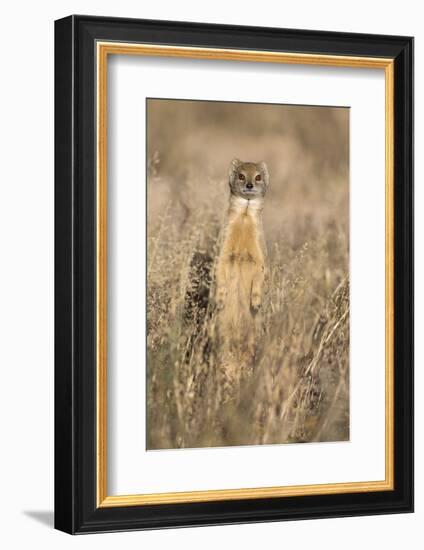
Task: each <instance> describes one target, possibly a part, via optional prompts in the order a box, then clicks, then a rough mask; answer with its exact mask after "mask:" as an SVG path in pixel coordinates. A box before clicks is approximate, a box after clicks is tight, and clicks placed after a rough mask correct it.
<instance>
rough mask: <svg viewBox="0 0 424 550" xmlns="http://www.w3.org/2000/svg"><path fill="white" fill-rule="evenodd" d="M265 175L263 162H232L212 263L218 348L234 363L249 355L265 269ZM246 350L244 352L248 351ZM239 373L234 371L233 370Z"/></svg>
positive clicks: (253, 342) (254, 332) (257, 321)
mask: <svg viewBox="0 0 424 550" xmlns="http://www.w3.org/2000/svg"><path fill="white" fill-rule="evenodd" d="M268 182H269V175H268V169H267V166H266V164H265V163H264V162H258V163H255V162H242V161H240V160H238V159H234V160H233V161H232V162H231V164H230V170H229V186H230V204H229V209H228V218H227V223H226V226H225V228H224V234H223V241H222V246H221V251H220V254H219V257H218V261H217V265H216V306H217V322H218V335H219V339H220V348H221V350H223V351H224V354H225V353H226V354H227V355H226V357H228V356H229V354H230V356H231V359H230V360H229V361H230V362H231V363H232V365H233V369H234V368H236V369H237V368H238V366H239V367H243V365H241V364H240V365H238V366H237V364H235V363H234V361H235V362H236V363H237V362H245V361H246V357H249V358H250V359H252V358H253V354H254V347H255V340H256V334H257V331H258V327H259V325H260V322H261V321H260V317H261V316H260V309H261V305H262V291H263V285H264V278H265V271H266V258H267V253H266V245H265V238H264V233H263V227H262V209H263V203H264V197H265V193H266V190H267V187H268ZM246 354H247V355H246ZM237 377H238V374H237Z"/></svg>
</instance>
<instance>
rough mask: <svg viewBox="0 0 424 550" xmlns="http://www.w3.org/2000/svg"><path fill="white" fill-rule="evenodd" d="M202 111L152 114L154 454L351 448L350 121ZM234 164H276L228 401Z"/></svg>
mask: <svg viewBox="0 0 424 550" xmlns="http://www.w3.org/2000/svg"><path fill="white" fill-rule="evenodd" d="M207 105H208V104H204V103H202V104H199V103H193V102H178V105H177V106H175V104H174V105H173V104H172V102H170V101H153V102H152V104H151V105H149V127H148V132H149V134H148V136H149V151H148V153H149V183H148V199H149V200H148V336H147V360H148V369H147V370H148V390H147V423H148V424H147V433H148V442H147V446H148V448H149V449H164V448H181V447H205V446H225V445H252V444H271V443H293V442H308V441H335V440H346V439H348V438H349V280H348V265H349V253H348V185H347V182H348V179H347V177H348V176H347V174H348V159H347V150H348V144H347V129H348V115H347V112H346V111H345V110H341V109H317V108H314V109H311V108H309V109H308V108H297V107H296V108H294V107H277V106H271V107H268V108H267V107H264V106H243V105H239V106H237V107H234V105H230V104H209V105H210V109H209V111H208V109H207V108H206V107H207ZM252 108H255V109H256V112H255V113H253V114H254V116H252ZM170 113H172V124H170V123H169V122H168V124H167V125H165V121H169V115H170ZM259 114H260V115H261V116H259ZM247 115H248V116H247ZM234 120H237V121H238V125H237V126H236V128H234ZM240 120H241V121H242V124H240V122H239V121H240ZM258 121H259V122H258ZM278 121H280V122H281V124H278ZM240 126H241V129H240ZM252 133H253V135H252ZM317 133H318V134H319V135H318V136H317ZM206 134H207V135H208V141H205V140H204V139H203V140H202V139H201V138H202V136H205V135H206ZM258 135H259V136H260V139H258ZM229 143H232V148H231V150H230V153H229V149H230V147H229ZM232 156H239V157H241V158H243V159H244V160H254V161H256V160H259V159H260V158H263V159H264V160H266V161H267V163H268V166H269V168H270V174H271V183H270V190H269V193H268V196H267V197H266V203H265V209H264V229H265V234H266V238H267V246H268V254H269V269H270V276H269V285H268V291H267V293H266V299H265V303H264V318H265V327H266V330H265V331H264V334H263V336H262V337H261V340H260V342H259V346H258V352H257V356H256V361H255V368H254V370H253V373H251V374H250V375H249V376H247V377H246V378H245V379H243V380H242V381H241V384H240V387H239V388H238V391H237V392H236V394H235V395H232V396H231V398H228V396H227V395H226V392H227V388H226V387H225V386H223V384H222V381H221V378H220V376H219V350H217V349H216V346H214V334H215V331H214V304H213V288H214V280H213V263H214V261H215V259H216V255H217V252H218V242H219V234H220V228H221V227H222V224H223V220H224V216H225V209H226V204H227V200H228V190H227V182H226V173H227V166H228V164H229V162H230V160H231V158H232Z"/></svg>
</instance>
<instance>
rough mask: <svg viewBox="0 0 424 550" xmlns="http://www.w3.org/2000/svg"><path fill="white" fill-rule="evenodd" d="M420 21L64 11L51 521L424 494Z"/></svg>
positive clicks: (313, 511) (409, 506) (189, 516)
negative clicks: (416, 285)
mask: <svg viewBox="0 0 424 550" xmlns="http://www.w3.org/2000/svg"><path fill="white" fill-rule="evenodd" d="M412 109H413V39H412V38H409V37H401V36H378V35H362V34H346V33H334V32H317V31H309V30H287V29H276V28H254V27H241V26H237V27H236V26H225V25H206V24H198V23H174V22H167V21H147V20H130V19H114V18H102V17H89V16H70V17H67V18H65V19H61V20H59V21H56V24H55V243H56V244H55V279H56V290H55V317H56V322H55V525H56V528H57V529H60V530H63V531H66V532H68V533H72V534H74V533H93V532H102V531H119V530H130V529H150V528H161V527H180V526H195V525H211V524H225V523H247V522H257V521H275V520H288V519H305V518H324V517H333V516H354V515H366V514H383V513H396V512H411V511H412V510H413V352H412V349H413V347H412V344H413V128H412V122H413V116H412Z"/></svg>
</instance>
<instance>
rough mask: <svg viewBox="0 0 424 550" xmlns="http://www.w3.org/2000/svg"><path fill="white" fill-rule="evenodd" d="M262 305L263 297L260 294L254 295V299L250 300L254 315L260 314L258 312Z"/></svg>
mask: <svg viewBox="0 0 424 550" xmlns="http://www.w3.org/2000/svg"><path fill="white" fill-rule="evenodd" d="M261 307H262V303H261V297H260V295H259V294H252V299H251V300H250V308H251V310H252V313H254V314H255V313H258V311H259V310H260V309H261Z"/></svg>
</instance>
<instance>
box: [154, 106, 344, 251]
mask: <svg viewBox="0 0 424 550" xmlns="http://www.w3.org/2000/svg"><path fill="white" fill-rule="evenodd" d="M147 116H148V123H147V138H148V139H147V143H148V158H149V173H150V175H151V176H155V175H156V176H161V177H160V178H156V179H155V178H154V177H153V178H151V179H150V182H149V183H150V184H149V199H150V203H149V215H150V218H151V220H153V219H154V218H155V216H156V215H157V214H159V213H160V212H161V210H163V207H164V205H165V204H167V202H168V201H169V200H171V199H172V200H173V201H174V202H175V203H176V205H177V207H178V208H182V209H183V210H185V211H187V210H190V209H192V208H193V204H197V203H200V204H204V203H207V202H208V201H210V200H211V199H212V198H214V200H216V201H218V202H219V203H221V201H222V202H224V203H226V201H227V187H228V186H227V181H228V167H229V164H230V161H231V159H232V158H234V157H237V158H240V159H241V160H243V161H253V162H257V161H259V160H264V161H265V162H266V163H267V164H268V168H269V173H270V186H269V191H268V195H267V201H266V208H265V210H264V225H265V233H266V235H267V236H268V238H269V240H272V239H274V238H276V236H277V235H278V234H279V232H280V231H284V239H289V240H290V241H291V242H292V243H293V244H301V243H300V242H299V240H300V238H301V234H300V233H299V231H298V226H299V223H300V224H302V223H307V224H311V225H312V226H314V227H316V228H317V229H318V228H319V227H322V225H323V224H325V223H328V221H329V220H330V219H331V220H336V221H337V223H338V225H339V227H340V229H341V230H343V231H344V232H347V230H348V228H347V224H348V207H349V202H348V191H349V189H348V171H349V162H348V158H349V109H348V108H334V107H330V108H328V107H310V106H293V105H269V104H246V103H224V102H213V101H183V100H162V99H160V100H156V99H150V100H148V106H147ZM212 186H213V187H217V189H211V187H212ZM217 206H218V205H217Z"/></svg>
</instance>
